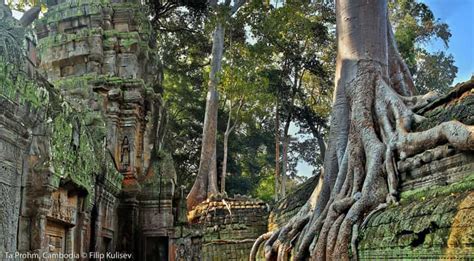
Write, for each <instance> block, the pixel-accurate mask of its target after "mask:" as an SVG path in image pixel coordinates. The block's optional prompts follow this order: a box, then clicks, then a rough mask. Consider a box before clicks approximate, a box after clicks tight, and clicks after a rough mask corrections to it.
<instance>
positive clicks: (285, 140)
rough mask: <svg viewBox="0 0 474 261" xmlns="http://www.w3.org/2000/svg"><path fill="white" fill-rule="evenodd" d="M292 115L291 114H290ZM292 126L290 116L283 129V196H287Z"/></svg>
mask: <svg viewBox="0 0 474 261" xmlns="http://www.w3.org/2000/svg"><path fill="white" fill-rule="evenodd" d="M290 113H291V112H290ZM290 124H291V114H289V115H288V118H287V119H286V123H285V128H284V129H283V168H282V175H281V196H282V197H285V196H286V175H287V174H286V172H287V171H288V145H289V143H290V135H288V132H289V130H290Z"/></svg>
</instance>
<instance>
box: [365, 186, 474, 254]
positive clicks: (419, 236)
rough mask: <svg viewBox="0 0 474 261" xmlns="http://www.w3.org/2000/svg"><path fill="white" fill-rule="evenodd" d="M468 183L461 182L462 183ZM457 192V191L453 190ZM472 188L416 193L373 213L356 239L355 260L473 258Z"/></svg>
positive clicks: (473, 209)
mask: <svg viewBox="0 0 474 261" xmlns="http://www.w3.org/2000/svg"><path fill="white" fill-rule="evenodd" d="M467 182H471V183H472V182H473V180H472V178H471V180H470V181H463V183H464V184H466V183H467ZM435 189H439V190H441V191H442V190H443V189H446V187H440V188H431V189H430V190H431V191H433V190H435ZM457 189H459V188H457ZM473 189H474V186H472V184H471V186H470V188H467V190H469V191H465V192H462V189H459V190H460V191H458V192H455V190H454V191H453V192H451V193H449V194H446V193H442V192H440V193H439V195H438V196H436V194H434V196H433V194H430V195H427V196H424V194H423V193H420V194H419V195H418V196H417V197H412V198H411V200H406V201H408V202H406V201H402V203H401V204H400V205H399V206H396V207H390V208H388V209H386V210H384V211H382V212H379V213H376V214H375V215H374V216H372V218H371V219H370V220H369V221H368V223H367V226H366V227H365V228H363V230H362V231H363V232H362V233H361V234H360V238H359V258H360V259H361V260H379V259H426V258H428V259H472V258H474V244H473V238H474V223H473V221H474V192H473V191H472V190H473Z"/></svg>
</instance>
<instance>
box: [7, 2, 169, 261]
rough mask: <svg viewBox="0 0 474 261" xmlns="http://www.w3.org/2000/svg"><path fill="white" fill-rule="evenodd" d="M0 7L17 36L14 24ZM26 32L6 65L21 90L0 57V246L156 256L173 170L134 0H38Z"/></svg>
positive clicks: (150, 54) (161, 251)
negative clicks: (42, 7)
mask: <svg viewBox="0 0 474 261" xmlns="http://www.w3.org/2000/svg"><path fill="white" fill-rule="evenodd" d="M0 7H1V8H0V11H1V12H2V19H4V18H5V17H6V18H5V19H8V21H10V22H9V23H8V24H7V23H4V22H5V21H7V20H2V25H4V26H9V28H7V29H8V30H9V31H10V32H17V33H18V34H19V35H15V37H17V38H16V39H14V40H15V44H16V45H18V46H21V45H22V43H23V42H24V40H25V30H24V29H23V28H21V27H20V26H19V24H18V23H17V22H16V20H15V19H13V18H12V17H11V12H10V11H9V10H8V8H6V6H4V5H3V4H0ZM36 31H37V36H38V45H37V46H36V44H35V41H26V44H27V45H26V47H27V50H26V51H25V54H27V55H26V56H21V57H22V58H21V59H20V60H21V61H23V60H25V61H29V62H28V63H27V64H26V66H23V65H21V66H20V65H18V64H17V67H15V69H16V71H19V70H18V69H19V68H20V67H21V68H23V67H25V68H26V69H27V70H26V71H28V72H29V75H22V77H23V78H22V79H23V80H24V83H25V84H27V85H28V86H27V87H31V88H28V89H27V88H25V90H27V91H30V92H31V93H28V92H25V91H22V90H18V88H19V87H20V85H21V83H19V82H18V81H17V77H13V78H14V80H11V81H8V80H10V78H12V77H11V76H12V72H13V71H14V70H11V71H8V70H7V69H8V68H10V67H9V66H11V65H12V64H13V62H15V63H17V61H13V60H12V59H9V60H5V61H4V60H2V62H4V63H2V66H4V67H2V71H1V72H2V89H1V90H2V96H1V97H0V103H1V110H0V116H1V118H0V127H1V128H0V151H1V153H0V164H1V169H2V175H1V176H0V179H1V183H0V188H1V195H2V198H1V199H0V201H1V203H2V214H1V215H2V216H1V219H0V229H1V231H0V232H1V236H0V252H1V253H2V254H3V253H5V252H10V253H15V252H21V253H29V254H38V256H40V257H43V256H44V255H43V253H77V254H80V258H82V259H89V258H93V257H92V256H88V255H86V256H83V255H82V254H88V253H89V252H95V253H106V252H115V251H118V252H121V253H130V254H132V256H133V259H135V260H164V259H167V256H168V252H169V251H168V248H169V247H170V245H169V243H168V241H169V237H170V236H171V235H173V233H174V230H173V226H174V213H175V212H176V211H175V208H176V205H175V204H176V202H178V201H176V200H174V188H175V183H176V174H175V173H174V168H173V163H172V159H171V158H170V157H169V155H168V154H167V153H164V152H162V151H160V144H161V139H162V134H163V126H164V124H165V118H166V117H165V110H164V108H163V106H162V102H161V98H160V93H159V92H160V83H161V82H160V78H161V75H160V73H159V70H158V67H157V66H158V63H157V59H156V57H155V54H154V49H153V46H152V44H151V43H152V42H151V41H150V37H151V30H150V27H149V23H148V22H147V18H146V16H145V12H143V10H142V7H141V4H140V2H139V1H135V2H131V1H100V2H98V1H48V12H47V13H46V14H45V15H44V17H43V18H41V19H40V20H39V21H37V23H36ZM5 39H8V40H10V38H5ZM32 40H34V39H32ZM13 46H15V45H13ZM19 49H21V48H19ZM23 50H25V48H23ZM5 53H7V52H5ZM36 54H38V56H36ZM2 57H3V56H2ZM3 58H5V57H3ZM3 58H2V59H3ZM6 58H9V57H6ZM36 58H38V59H36ZM138 61H140V62H138ZM36 68H38V69H36ZM37 71H39V72H40V74H41V75H42V76H40V75H39V74H38V73H37ZM34 84H36V85H34ZM51 84H52V85H51ZM9 85H11V86H9ZM13 85H15V86H13ZM29 85H32V86H29ZM33 85H34V86H33ZM53 85H54V87H53ZM45 86H46V87H45ZM40 91H44V92H46V93H47V94H45V95H44V96H45V97H43V96H42V95H40V94H41V93H40ZM27 95H30V96H28V98H26V99H25V96H27ZM34 101H37V103H39V104H35V106H32V104H33V102H34ZM74 257H76V256H74ZM2 258H3V256H2Z"/></svg>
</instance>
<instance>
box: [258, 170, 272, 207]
mask: <svg viewBox="0 0 474 261" xmlns="http://www.w3.org/2000/svg"><path fill="white" fill-rule="evenodd" d="M272 172H273V171H272ZM272 172H270V173H268V174H267V175H265V176H264V177H263V178H261V179H260V182H259V183H258V187H257V188H256V190H255V191H256V193H255V196H257V197H258V198H259V199H261V200H264V201H267V202H269V201H272V199H273V198H274V196H275V175H273V173H272Z"/></svg>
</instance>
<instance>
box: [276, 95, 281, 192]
mask: <svg viewBox="0 0 474 261" xmlns="http://www.w3.org/2000/svg"><path fill="white" fill-rule="evenodd" d="M279 180H280V111H279V108H278V100H277V103H276V105H275V201H277V200H278V198H279V196H278V194H279V192H280V186H279V182H278V181H279Z"/></svg>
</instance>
